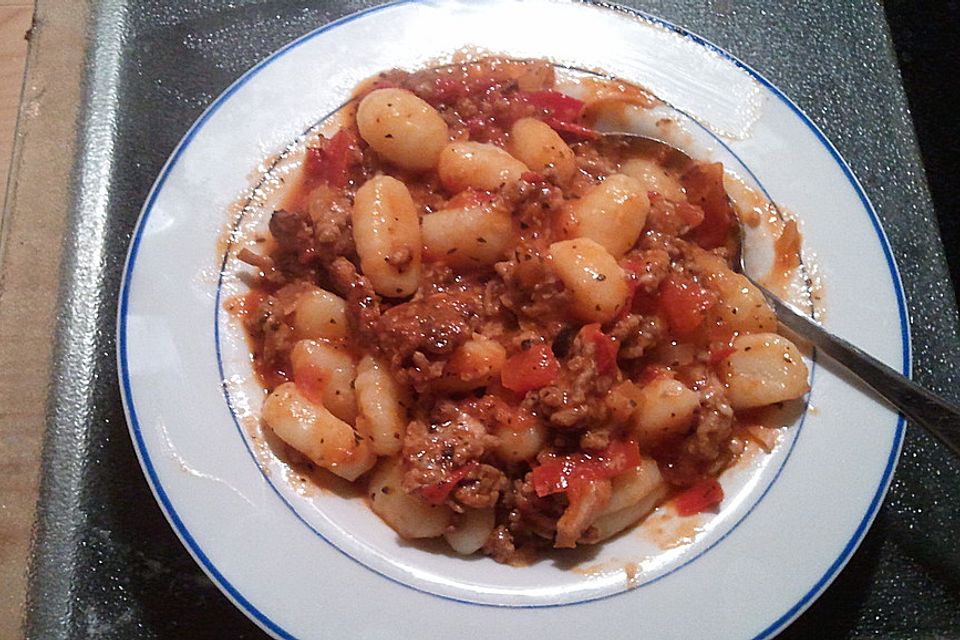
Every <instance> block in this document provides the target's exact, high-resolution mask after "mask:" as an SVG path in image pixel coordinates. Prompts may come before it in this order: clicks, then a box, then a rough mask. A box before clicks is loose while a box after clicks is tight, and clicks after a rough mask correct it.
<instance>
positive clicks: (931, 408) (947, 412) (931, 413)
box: [601, 132, 960, 456]
mask: <svg viewBox="0 0 960 640" xmlns="http://www.w3.org/2000/svg"><path fill="white" fill-rule="evenodd" d="M601 137H602V139H604V140H606V141H610V142H614V143H616V142H622V143H626V144H631V145H642V146H647V147H651V146H652V147H659V148H660V149H659V150H660V152H661V153H665V154H667V156H668V157H669V156H672V158H673V161H674V162H679V163H682V164H686V163H692V162H693V160H692V159H691V158H690V157H689V156H687V154H685V153H684V152H683V151H680V150H679V149H677V148H676V147H674V146H672V145H670V144H668V143H666V142H663V141H662V140H656V139H654V138H649V137H646V136H642V135H639V134H631V133H620V132H617V133H601ZM737 222H738V226H739V231H740V238H739V243H738V246H737V254H736V257H735V260H734V269H735V270H736V271H737V272H739V273H741V274H743V275H744V276H745V277H746V278H747V279H748V280H749V281H750V282H751V283H752V284H753V285H754V286H755V287H757V288H758V289H759V290H760V291H761V293H763V295H764V297H765V298H766V299H767V302H769V303H770V306H772V307H773V309H774V311H775V312H776V314H777V319H778V320H779V321H780V324H782V325H783V326H785V327H787V328H788V329H790V330H792V331H794V332H795V333H796V334H797V335H799V336H801V337H802V338H804V339H806V340H808V341H809V342H810V343H811V344H813V345H814V346H815V347H816V348H817V349H819V350H820V351H821V352H823V353H825V354H827V355H828V356H829V357H830V358H832V359H833V360H834V361H836V362H837V363H839V364H840V365H842V366H843V367H845V368H846V369H847V370H848V371H849V372H850V373H852V374H853V375H854V376H856V377H857V378H859V379H860V380H861V381H863V383H864V384H866V385H867V386H868V387H870V388H871V389H873V390H874V391H875V392H876V393H877V394H878V395H879V396H881V397H882V398H884V399H885V400H886V401H887V402H889V403H890V404H891V405H893V406H894V407H896V408H897V409H899V410H900V412H901V413H902V414H903V415H905V416H906V417H907V418H909V419H910V420H911V421H912V422H914V423H916V424H918V425H920V426H921V427H923V428H924V429H926V430H927V431H928V432H930V433H931V434H933V435H934V436H935V437H936V438H937V439H939V440H940V441H941V442H942V443H943V444H945V445H947V447H949V448H950V449H951V450H952V451H953V453H954V454H955V455H957V456H960V408H958V407H956V406H955V405H953V404H951V403H949V402H947V401H946V400H944V399H943V398H941V397H939V396H937V395H936V394H934V393H931V392H930V391H928V390H926V389H924V388H923V387H921V386H920V385H918V384H917V383H915V382H913V381H912V380H910V379H909V378H907V377H906V376H904V375H901V374H900V373H898V372H897V371H896V370H894V369H892V368H890V367H888V366H887V365H885V364H883V363H882V362H880V361H879V360H877V359H876V358H874V357H873V356H871V355H870V354H868V353H866V352H865V351H863V350H862V349H859V348H858V347H855V346H854V345H852V344H850V343H849V342H847V341H846V340H843V339H842V338H838V337H837V336H835V335H833V334H832V333H830V332H829V331H827V330H826V329H824V328H823V327H822V326H820V324H819V323H817V322H816V321H815V320H813V319H812V318H811V317H810V316H808V315H806V314H805V313H803V312H801V311H798V310H797V309H795V308H794V307H793V306H792V305H790V304H789V303H787V302H784V301H783V300H781V299H780V298H779V297H778V296H777V295H776V294H774V293H772V292H771V291H769V290H768V289H767V288H766V287H764V286H763V285H761V284H760V283H759V282H757V281H756V280H755V279H754V278H753V277H751V276H750V274H749V273H747V272H746V269H745V268H744V262H743V251H742V247H743V244H744V237H745V231H744V226H743V223H742V222H741V221H739V220H738V221H737Z"/></svg>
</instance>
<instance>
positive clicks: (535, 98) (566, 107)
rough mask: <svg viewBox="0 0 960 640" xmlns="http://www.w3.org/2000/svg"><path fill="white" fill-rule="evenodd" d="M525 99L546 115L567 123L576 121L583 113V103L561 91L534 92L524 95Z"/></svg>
mask: <svg viewBox="0 0 960 640" xmlns="http://www.w3.org/2000/svg"><path fill="white" fill-rule="evenodd" d="M523 97H524V98H525V99H526V101H527V102H529V103H530V104H532V105H533V106H535V107H537V108H539V109H542V110H543V111H544V115H546V116H552V117H554V118H556V119H557V120H561V121H565V122H572V121H574V120H576V119H577V118H579V117H580V114H581V113H582V112H583V105H584V103H583V101H581V100H577V99H576V98H574V97H571V96H568V95H567V94H565V93H560V92H559V91H532V92H529V93H525V94H523ZM548 124H549V123H548Z"/></svg>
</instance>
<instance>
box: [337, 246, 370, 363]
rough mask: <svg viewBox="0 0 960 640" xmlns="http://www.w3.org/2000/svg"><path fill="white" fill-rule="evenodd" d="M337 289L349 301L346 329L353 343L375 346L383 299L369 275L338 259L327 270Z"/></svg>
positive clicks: (342, 259) (346, 261)
mask: <svg viewBox="0 0 960 640" xmlns="http://www.w3.org/2000/svg"><path fill="white" fill-rule="evenodd" d="M328 274H329V276H330V279H331V281H332V282H333V284H334V288H336V289H337V291H339V292H340V293H341V294H344V295H345V296H346V299H347V326H348V327H349V328H350V332H351V333H352V334H353V336H354V341H355V342H359V343H361V344H369V345H375V344H376V339H377V335H378V334H377V330H378V326H379V324H380V300H379V297H378V296H377V294H376V292H375V291H374V290H373V285H371V284H370V280H369V279H367V277H366V276H362V275H360V274H359V273H357V268H356V267H355V266H353V263H352V262H350V261H349V260H347V259H346V258H344V257H339V258H337V259H335V260H334V261H333V262H331V263H330V267H329V270H328Z"/></svg>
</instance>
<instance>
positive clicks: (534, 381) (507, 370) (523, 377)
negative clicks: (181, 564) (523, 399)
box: [500, 344, 560, 393]
mask: <svg viewBox="0 0 960 640" xmlns="http://www.w3.org/2000/svg"><path fill="white" fill-rule="evenodd" d="M559 375H560V363H559V362H557V359H556V358H555V357H554V355H553V350H551V349H550V347H549V346H547V345H545V344H537V345H533V346H532V347H530V348H529V349H527V350H525V351H521V352H520V353H517V354H514V355H512V356H510V357H509V358H507V361H506V362H504V363H503V369H501V371H500V382H501V383H502V384H503V386H504V387H506V388H507V389H510V390H511V391H516V392H518V393H526V392H527V391H530V390H532V389H539V388H540V387H545V386H547V385H548V384H550V383H551V382H553V381H554V380H556V379H557V376H559Z"/></svg>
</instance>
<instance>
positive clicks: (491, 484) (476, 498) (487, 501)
mask: <svg viewBox="0 0 960 640" xmlns="http://www.w3.org/2000/svg"><path fill="white" fill-rule="evenodd" d="M506 486H507V478H506V476H505V475H503V472H501V471H500V469H498V468H497V467H494V466H491V465H489V464H481V465H479V466H477V467H476V468H475V469H473V470H471V471H470V473H468V474H467V477H466V478H464V479H463V480H462V481H461V482H460V484H459V485H458V486H457V488H456V489H455V490H454V492H453V499H454V500H455V501H456V502H457V503H458V504H461V505H463V506H464V507H469V508H470V509H489V508H492V507H494V506H496V504H497V501H498V500H499V499H500V491H501V490H503V489H504V488H505V487H506Z"/></svg>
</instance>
